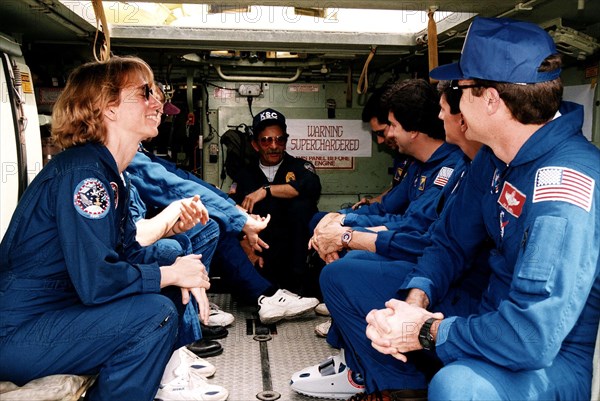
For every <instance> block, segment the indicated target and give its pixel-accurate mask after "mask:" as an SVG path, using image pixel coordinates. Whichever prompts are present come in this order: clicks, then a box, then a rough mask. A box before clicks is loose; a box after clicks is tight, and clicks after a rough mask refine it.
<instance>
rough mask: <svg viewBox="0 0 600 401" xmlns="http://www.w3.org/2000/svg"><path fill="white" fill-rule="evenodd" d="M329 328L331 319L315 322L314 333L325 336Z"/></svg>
mask: <svg viewBox="0 0 600 401" xmlns="http://www.w3.org/2000/svg"><path fill="white" fill-rule="evenodd" d="M330 328H331V319H328V320H327V321H326V322H323V323H321V324H317V325H316V326H315V334H316V335H318V336H319V337H327V333H329V329H330Z"/></svg>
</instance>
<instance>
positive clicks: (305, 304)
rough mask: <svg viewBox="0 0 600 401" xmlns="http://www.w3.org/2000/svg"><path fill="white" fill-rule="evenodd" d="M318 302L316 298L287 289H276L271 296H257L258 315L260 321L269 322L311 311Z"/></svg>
mask: <svg viewBox="0 0 600 401" xmlns="http://www.w3.org/2000/svg"><path fill="white" fill-rule="evenodd" d="M318 303H319V300H318V299H317V298H303V297H301V296H299V295H296V294H294V293H293V292H290V291H288V290H277V292H276V293H275V295H273V296H271V297H266V296H264V295H261V296H260V297H259V298H258V306H259V308H260V309H259V310H258V317H259V318H260V321H261V322H262V323H264V324H271V323H275V322H277V321H279V320H281V319H291V318H293V317H297V316H300V315H304V314H305V313H308V312H311V311H312V310H313V309H314V308H315V306H317V304H318Z"/></svg>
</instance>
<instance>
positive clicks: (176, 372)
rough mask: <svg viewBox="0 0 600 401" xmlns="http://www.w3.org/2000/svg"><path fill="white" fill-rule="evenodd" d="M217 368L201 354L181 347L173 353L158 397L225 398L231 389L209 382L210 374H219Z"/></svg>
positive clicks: (160, 400)
mask: <svg viewBox="0 0 600 401" xmlns="http://www.w3.org/2000/svg"><path fill="white" fill-rule="evenodd" d="M215 371H216V368H215V367H214V366H213V365H212V364H211V363H209V362H207V361H205V360H204V359H202V358H199V357H198V356H196V354H194V353H193V352H192V351H190V350H188V349H187V348H186V347H181V348H179V349H177V350H175V352H173V355H172V356H171V359H169V362H168V363H167V366H166V367H165V372H164V373H163V377H162V379H161V380H160V386H159V387H158V392H157V393H156V396H155V397H154V399H155V400H157V401H178V400H186V401H187V400H190V401H225V400H226V399H227V397H228V396H229V392H228V391H227V390H226V389H225V388H223V387H221V386H217V385H214V384H209V383H207V382H206V377H210V376H212V375H214V374H215Z"/></svg>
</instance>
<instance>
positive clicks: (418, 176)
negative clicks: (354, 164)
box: [344, 142, 463, 232]
mask: <svg viewBox="0 0 600 401" xmlns="http://www.w3.org/2000/svg"><path fill="white" fill-rule="evenodd" d="M462 155H463V153H462V151H461V150H460V148H459V147H457V146H455V145H451V144H449V143H446V142H444V143H442V145H440V147H439V148H437V149H436V151H435V152H433V154H432V155H431V157H430V158H429V159H428V160H427V161H425V162H419V161H416V160H415V161H413V162H412V163H410V165H409V167H408V171H407V174H406V177H405V178H404V180H402V182H401V183H400V184H399V185H397V186H395V187H394V188H392V189H391V190H390V191H389V192H388V193H386V194H385V195H384V196H383V198H382V199H381V202H376V203H372V204H369V205H364V206H362V207H361V208H359V209H357V210H354V211H352V212H351V213H348V214H347V215H346V218H345V219H344V226H348V227H376V226H383V225H385V226H386V227H388V229H398V228H400V227H403V226H410V227H419V229H420V230H422V231H423V232H424V231H426V230H427V228H428V227H429V225H430V224H431V221H432V220H430V219H429V218H424V217H423V216H426V215H430V214H435V206H436V202H437V198H438V197H439V195H440V192H441V190H442V188H443V187H444V185H445V183H446V182H447V180H448V179H449V178H450V175H451V174H452V171H453V169H454V165H455V164H456V162H458V160H460V158H461V157H462ZM417 200H418V201H419V202H418V203H417V204H415V201H417ZM407 220H408V221H407Z"/></svg>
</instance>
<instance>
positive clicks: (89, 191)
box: [73, 178, 110, 219]
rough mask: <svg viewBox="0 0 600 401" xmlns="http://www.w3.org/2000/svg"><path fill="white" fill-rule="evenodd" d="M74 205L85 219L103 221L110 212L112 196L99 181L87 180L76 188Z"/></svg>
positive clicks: (95, 179)
mask: <svg viewBox="0 0 600 401" xmlns="http://www.w3.org/2000/svg"><path fill="white" fill-rule="evenodd" d="M73 205H74V206H75V210H77V212H78V213H79V214H80V215H82V216H83V217H87V218H88V219H101V218H103V217H104V216H106V215H107V214H108V211H109V210H110V196H109V195H108V191H107V190H106V187H105V186H104V184H103V183H102V182H101V181H100V180H99V179H97V178H86V179H84V180H83V181H81V182H80V183H79V184H77V187H76V188H75V192H74V193H73Z"/></svg>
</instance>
